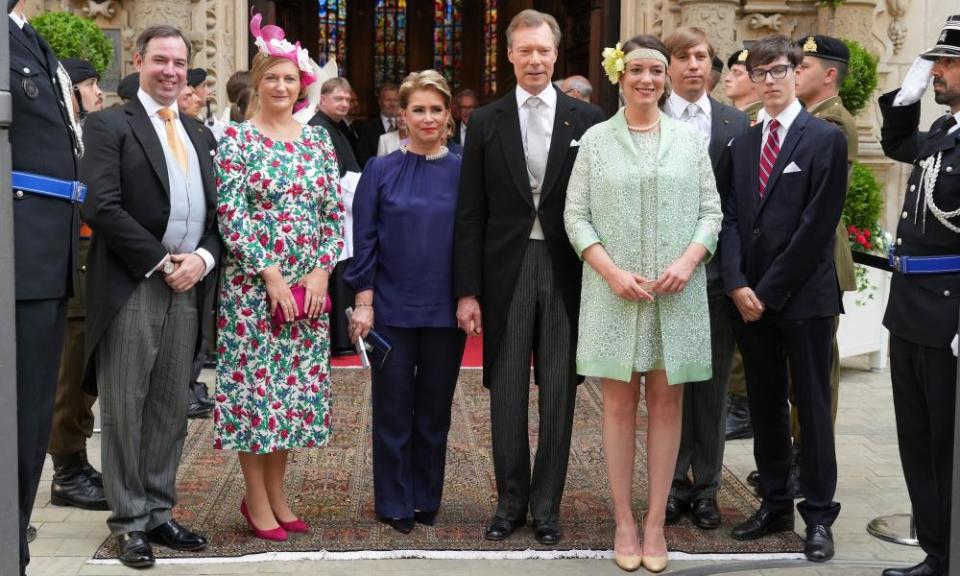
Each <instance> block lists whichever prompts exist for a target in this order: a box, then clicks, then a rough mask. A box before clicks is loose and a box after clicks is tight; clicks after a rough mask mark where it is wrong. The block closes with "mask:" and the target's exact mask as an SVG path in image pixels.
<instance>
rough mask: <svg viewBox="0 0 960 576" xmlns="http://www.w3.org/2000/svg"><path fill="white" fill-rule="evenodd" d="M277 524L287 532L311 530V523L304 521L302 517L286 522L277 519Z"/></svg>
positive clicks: (301, 532)
mask: <svg viewBox="0 0 960 576" xmlns="http://www.w3.org/2000/svg"><path fill="white" fill-rule="evenodd" d="M277 524H279V525H280V527H281V528H283V529H284V530H286V531H287V532H296V533H298V534H306V533H308V532H310V524H308V523H307V522H305V521H303V520H302V519H301V518H297V519H296V520H293V521H292V522H284V521H283V520H279V519H278V520H277Z"/></svg>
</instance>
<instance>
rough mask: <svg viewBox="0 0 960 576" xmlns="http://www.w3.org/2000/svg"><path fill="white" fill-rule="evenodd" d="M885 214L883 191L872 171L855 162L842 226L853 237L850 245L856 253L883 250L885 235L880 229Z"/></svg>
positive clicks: (844, 207)
mask: <svg viewBox="0 0 960 576" xmlns="http://www.w3.org/2000/svg"><path fill="white" fill-rule="evenodd" d="M881 212H883V189H882V187H881V186H880V182H879V181H877V178H876V176H874V175H873V172H871V171H870V169H869V168H867V167H866V166H864V165H863V164H860V163H859V162H854V164H853V172H852V173H851V175H850V186H849V188H848V189H847V200H846V202H845V203H844V206H843V224H844V226H846V228H847V231H848V232H849V233H850V243H851V244H850V245H851V247H852V248H853V249H855V250H861V251H864V252H875V251H877V250H881V249H882V246H881V245H880V244H879V243H880V242H881V241H882V240H881V235H882V231H881V229H880V226H879V221H880V214H881Z"/></svg>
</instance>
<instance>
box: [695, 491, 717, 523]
mask: <svg viewBox="0 0 960 576" xmlns="http://www.w3.org/2000/svg"><path fill="white" fill-rule="evenodd" d="M692 512H693V523H694V524H696V525H697V527H699V528H703V529H704V530H713V529H715V528H718V527H719V526H720V509H719V508H717V500H716V498H701V499H699V500H697V501H695V502H694V503H693V509H692Z"/></svg>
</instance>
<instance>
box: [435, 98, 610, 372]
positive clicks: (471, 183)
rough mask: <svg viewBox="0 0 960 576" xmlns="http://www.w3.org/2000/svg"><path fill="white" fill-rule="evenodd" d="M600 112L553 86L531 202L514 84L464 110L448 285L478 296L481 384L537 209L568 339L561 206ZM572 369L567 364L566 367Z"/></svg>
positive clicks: (570, 263)
mask: <svg viewBox="0 0 960 576" xmlns="http://www.w3.org/2000/svg"><path fill="white" fill-rule="evenodd" d="M603 120H604V114H603V111H602V110H601V109H600V108H598V107H597V106H594V105H592V104H587V103H585V102H581V101H579V100H576V99H574V98H570V97H569V96H566V95H564V94H561V93H559V92H558V93H557V111H556V115H555V118H554V122H553V135H552V137H551V141H550V151H549V153H548V157H547V168H546V174H545V175H544V181H543V186H542V192H541V195H540V206H539V208H537V207H535V206H534V204H533V194H532V192H531V189H530V179H529V176H528V175H527V166H526V160H525V156H524V150H523V140H522V137H521V134H520V117H519V112H518V109H517V96H516V93H515V91H512V90H511V91H510V92H509V93H508V94H507V95H506V96H504V97H503V98H501V99H499V100H497V101H496V102H493V103H491V104H489V105H487V106H484V107H482V108H479V109H477V110H476V111H475V112H474V113H473V115H472V116H471V117H470V137H469V139H468V140H467V144H466V146H465V147H464V151H463V164H462V166H461V169H460V197H459V201H458V204H457V224H456V230H455V237H454V291H455V294H456V296H457V297H463V296H477V297H479V299H480V303H481V307H482V310H483V335H484V337H483V364H484V385H486V386H489V381H488V375H489V374H490V373H491V371H490V368H491V366H492V362H493V361H494V359H495V356H496V351H497V345H498V343H499V342H500V339H501V337H502V334H503V330H504V328H505V324H506V319H507V312H508V310H509V308H510V300H511V298H512V297H513V292H514V288H515V286H516V282H517V276H518V274H519V272H520V264H521V263H522V261H523V254H524V252H525V251H526V247H527V242H528V240H529V237H530V231H531V229H532V228H533V221H534V219H535V218H536V217H537V216H538V215H539V217H540V225H541V227H542V228H543V234H544V236H545V238H546V242H547V245H548V246H549V249H550V258H551V260H552V263H553V273H554V277H555V279H556V283H557V285H558V286H559V287H560V290H561V292H562V293H563V300H564V304H565V306H566V309H567V316H568V318H569V320H570V324H571V334H572V335H574V340H575V335H576V333H577V322H578V319H579V309H580V279H581V273H582V263H581V262H580V259H579V258H578V257H577V253H576V252H575V251H574V249H573V247H572V246H571V245H570V239H569V238H568V237H567V233H566V230H565V229H564V226H563V208H564V204H565V202H566V198H567V181H568V180H569V179H570V172H571V170H572V169H573V162H574V160H576V157H577V151H578V147H577V146H578V144H579V140H580V137H581V136H583V133H584V132H585V131H586V130H587V128H590V127H591V126H593V125H594V124H596V123H598V122H602V121H603ZM574 348H575V346H574ZM570 361H571V362H573V358H571V360H570ZM574 372H575V369H574V368H572V367H571V373H574Z"/></svg>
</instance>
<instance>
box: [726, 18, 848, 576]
mask: <svg viewBox="0 0 960 576" xmlns="http://www.w3.org/2000/svg"><path fill="white" fill-rule="evenodd" d="M802 58H803V55H802V53H801V51H800V48H799V46H797V45H796V44H793V43H791V41H790V40H789V39H787V38H785V37H783V36H771V37H768V38H764V39H762V40H760V41H758V42H757V43H756V44H754V45H753V46H752V47H751V48H750V54H749V56H748V57H747V70H748V71H749V72H750V76H751V79H752V80H753V81H754V82H757V83H762V84H763V88H762V94H763V103H764V112H765V118H764V122H763V123H762V124H758V125H756V126H754V127H753V128H751V129H750V130H748V131H747V133H746V134H745V135H744V136H741V137H740V138H737V139H736V140H734V142H733V146H732V157H733V170H732V180H731V184H730V193H729V196H728V198H727V202H726V204H725V206H724V221H723V228H722V230H721V232H720V239H721V242H722V243H723V251H722V254H721V258H722V269H723V270H722V272H723V283H724V287H725V288H726V290H727V293H728V294H729V295H730V297H731V299H732V300H733V303H734V304H735V306H736V313H735V319H734V320H733V326H734V333H735V335H736V338H737V344H738V345H739V346H740V351H741V353H742V354H743V361H744V367H745V369H746V375H747V397H748V400H749V402H750V415H751V417H752V418H753V427H754V456H755V457H756V460H757V469H758V470H759V472H760V495H761V497H762V504H761V506H760V509H759V510H758V511H757V512H756V513H755V514H754V515H753V517H752V518H750V519H749V520H747V521H746V522H743V523H742V524H740V525H739V526H737V527H735V528H734V529H733V533H732V535H733V537H734V538H737V539H741V540H752V539H756V538H760V537H762V536H764V535H766V534H770V533H772V532H777V531H782V530H792V529H793V490H792V487H791V483H790V461H791V440H790V408H789V403H788V401H787V397H788V378H787V371H788V370H789V371H790V379H792V381H793V384H794V396H795V398H796V403H797V411H798V414H799V418H800V425H801V427H802V428H803V430H804V441H803V444H802V446H801V457H800V487H801V488H802V490H803V494H804V497H805V498H804V500H803V501H802V502H800V503H799V504H798V505H797V510H798V511H799V512H800V515H801V516H802V517H803V520H804V522H806V525H807V530H806V544H805V546H804V554H805V555H806V557H807V559H808V560H811V561H818V562H823V561H826V560H829V559H830V558H832V557H833V534H832V532H831V528H830V527H831V526H832V525H833V521H834V520H835V519H836V517H837V515H838V514H839V512H840V504H838V503H836V502H834V501H833V496H834V492H835V491H836V487H837V460H836V453H835V448H834V438H833V426H832V425H831V417H830V366H831V362H832V356H833V350H832V346H833V325H834V324H833V323H834V317H835V316H836V315H837V314H839V313H840V310H841V302H840V290H839V287H838V285H837V273H836V269H835V266H834V260H833V242H834V231H835V229H836V226H837V222H838V221H839V220H840V214H841V212H842V211H843V202H844V198H845V196H846V190H847V141H846V139H845V138H844V136H843V133H842V132H841V131H840V130H839V129H838V128H837V127H836V126H833V125H832V124H829V123H828V122H825V121H823V120H820V119H817V118H814V117H813V116H811V115H810V114H809V113H808V112H807V111H806V110H804V109H803V106H802V105H801V104H800V101H799V100H797V97H796V93H795V90H796V75H795V72H794V70H795V68H796V66H797V65H798V64H799V63H800V61H801V60H802Z"/></svg>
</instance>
